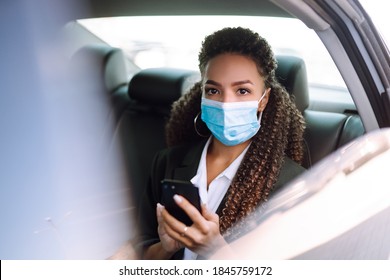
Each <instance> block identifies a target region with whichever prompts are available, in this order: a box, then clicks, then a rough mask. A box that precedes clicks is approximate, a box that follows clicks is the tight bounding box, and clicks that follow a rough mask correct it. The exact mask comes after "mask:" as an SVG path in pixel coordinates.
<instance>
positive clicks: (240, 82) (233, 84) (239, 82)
mask: <svg viewBox="0 0 390 280" xmlns="http://www.w3.org/2000/svg"><path fill="white" fill-rule="evenodd" d="M243 84H251V85H253V83H252V82H251V81H250V80H244V81H238V82H234V83H232V86H239V85H243Z"/></svg>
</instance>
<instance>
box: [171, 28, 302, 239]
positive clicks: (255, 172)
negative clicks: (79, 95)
mask: <svg viewBox="0 0 390 280" xmlns="http://www.w3.org/2000/svg"><path fill="white" fill-rule="evenodd" d="M224 53H234V54H241V55H244V56H247V57H249V58H251V59H252V60H253V61H254V62H255V63H256V65H257V68H258V70H259V73H260V74H261V76H262V77H263V78H264V80H265V83H266V86H267V87H268V88H271V94H270V97H269V101H268V104H267V106H266V108H265V110H264V112H263V116H262V119H261V128H260V130H259V131H258V132H257V134H256V135H255V136H254V137H253V138H252V143H251V145H250V147H249V149H248V151H247V153H246V155H245V157H244V159H243V161H242V163H241V165H240V167H239V169H238V171H237V173H236V176H235V178H234V179H233V181H232V184H231V186H230V188H229V189H228V192H227V194H226V202H225V205H224V207H223V210H222V213H221V215H220V230H221V232H222V233H223V234H224V236H225V238H227V239H234V238H235V237H236V236H238V235H240V234H242V233H243V232H245V231H246V230H247V229H248V227H249V224H248V222H247V220H245V221H244V218H247V217H252V216H254V218H256V215H259V213H261V211H254V210H255V209H258V207H259V206H261V205H263V203H264V202H266V201H267V199H268V196H269V194H270V193H271V192H272V190H273V186H274V184H275V182H276V180H277V178H278V175H279V172H280V169H281V166H282V164H283V162H284V157H285V156H288V157H290V158H291V159H293V160H294V161H296V162H297V163H301V161H302V158H303V132H304V128H305V123H304V119H303V117H302V114H301V113H300V112H299V111H298V109H297V108H296V106H295V103H294V102H293V100H292V99H291V97H290V95H289V94H288V92H287V91H286V89H285V88H284V87H283V86H282V85H280V84H279V83H278V82H277V80H276V78H275V69H276V67H277V64H276V61H275V58H274V55H273V52H272V50H271V47H270V46H269V44H268V43H267V41H266V40H265V39H263V38H262V37H260V36H259V35H258V34H257V33H254V32H252V31H251V30H249V29H244V28H240V27H238V28H225V29H222V30H219V31H217V32H215V33H213V34H211V35H209V36H207V37H206V39H205V41H204V42H203V44H202V48H201V51H200V54H199V68H200V71H201V74H202V76H203V74H204V71H205V67H206V66H207V63H208V62H209V61H210V59H212V58H213V57H215V56H217V55H220V54H224ZM201 96H202V89H201V82H198V83H196V84H195V85H194V86H193V87H192V88H191V89H190V91H189V92H188V93H187V94H185V95H183V96H182V97H181V98H180V99H179V100H177V101H176V102H175V103H174V104H173V107H172V110H171V115H170V118H169V120H168V122H167V125H166V137H167V143H168V145H169V146H174V145H179V144H183V143H186V142H191V141H197V140H199V139H201V136H199V135H198V134H197V133H196V131H195V130H194V118H195V117H196V115H197V114H198V113H199V112H200V103H201ZM198 121H200V118H199V120H198ZM200 122H201V121H200ZM208 133H209V134H210V132H208ZM233 225H234V227H233Z"/></svg>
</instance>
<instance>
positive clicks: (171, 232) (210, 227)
mask: <svg viewBox="0 0 390 280" xmlns="http://www.w3.org/2000/svg"><path fill="white" fill-rule="evenodd" d="M174 199H175V202H176V203H177V204H178V205H179V207H180V208H182V209H183V210H184V211H185V212H186V213H187V215H188V216H189V217H190V218H191V220H192V221H193V224H192V226H190V227H187V226H186V225H185V224H183V223H182V222H180V221H178V220H177V219H175V218H174V217H173V216H172V215H170V214H169V213H168V211H166V210H165V209H161V213H160V214H161V215H160V220H159V225H163V227H161V228H162V229H161V232H162V233H164V242H166V244H167V245H168V244H170V247H169V248H178V247H179V246H184V247H187V248H188V249H190V250H191V251H193V252H195V253H197V254H198V255H201V256H204V257H208V256H210V255H211V254H212V253H214V252H215V251H216V250H217V249H219V248H220V247H222V246H224V245H226V241H225V240H224V239H223V237H222V235H221V233H220V231H219V217H218V215H217V214H215V213H211V212H209V211H208V210H207V208H206V206H205V205H202V213H200V212H199V211H198V210H197V209H196V208H195V207H194V206H193V205H192V204H191V203H190V202H188V201H187V200H186V199H185V198H184V197H182V196H179V195H175V196H174ZM160 221H161V222H160ZM159 228H160V226H159ZM159 233H160V229H159ZM161 237H162V236H161V234H160V238H161ZM173 241H175V242H176V243H173ZM173 244H176V247H175V246H174V245H173Z"/></svg>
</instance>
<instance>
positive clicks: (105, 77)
mask: <svg viewBox="0 0 390 280" xmlns="http://www.w3.org/2000/svg"><path fill="white" fill-rule="evenodd" d="M72 63H73V66H74V69H76V71H77V75H80V78H82V79H83V80H87V81H93V87H94V89H93V91H94V92H95V94H101V95H102V96H101V97H102V98H105V99H107V100H108V101H109V102H110V103H112V105H113V106H112V108H113V111H112V112H111V114H112V115H110V118H112V119H115V120H117V119H118V118H119V116H120V115H121V114H122V112H123V110H124V109H125V108H126V106H127V105H128V102H129V100H128V99H129V98H128V95H127V88H128V87H127V85H128V82H129V76H128V74H127V69H126V58H125V55H124V53H123V51H122V50H121V49H118V48H114V47H111V46H107V45H103V44H93V45H87V46H84V47H82V48H80V49H79V50H78V51H77V52H76V53H75V54H74V55H73V56H72ZM99 92H100V93H99Z"/></svg>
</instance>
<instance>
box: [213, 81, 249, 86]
mask: <svg viewBox="0 0 390 280" xmlns="http://www.w3.org/2000/svg"><path fill="white" fill-rule="evenodd" d="M205 84H209V85H214V86H221V84H220V83H218V82H216V81H213V80H207V81H206V83H205ZM243 84H252V85H253V83H252V82H251V81H250V80H243V81H237V82H233V83H232V86H239V85H243Z"/></svg>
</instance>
